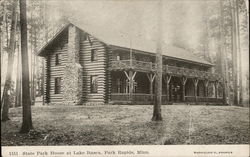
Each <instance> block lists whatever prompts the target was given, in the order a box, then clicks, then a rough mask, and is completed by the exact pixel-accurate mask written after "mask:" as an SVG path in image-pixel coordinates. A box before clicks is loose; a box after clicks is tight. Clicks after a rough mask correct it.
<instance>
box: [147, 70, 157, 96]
mask: <svg viewBox="0 0 250 157" xmlns="http://www.w3.org/2000/svg"><path fill="white" fill-rule="evenodd" d="M147 77H148V80H149V83H150V86H149V92H150V95H151V101H153V98H154V96H153V82H154V79H155V74H152V73H150V74H147Z"/></svg>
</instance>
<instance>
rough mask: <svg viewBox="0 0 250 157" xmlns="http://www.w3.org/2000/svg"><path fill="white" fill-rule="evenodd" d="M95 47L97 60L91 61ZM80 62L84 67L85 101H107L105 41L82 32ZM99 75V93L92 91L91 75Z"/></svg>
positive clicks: (83, 95)
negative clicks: (102, 41)
mask: <svg viewBox="0 0 250 157" xmlns="http://www.w3.org/2000/svg"><path fill="white" fill-rule="evenodd" d="M92 49H95V50H96V53H97V61H91V50H92ZM79 57H80V64H81V65H82V67H83V94H82V97H83V99H82V100H83V103H98V104H99V103H101V104H104V103H105V102H107V99H108V98H107V94H106V93H107V92H106V91H107V77H108V76H107V62H108V59H107V53H106V47H105V45H104V44H103V43H101V42H100V41H98V40H97V39H96V38H94V37H93V36H91V35H89V34H87V33H84V32H81V42H80V56H79ZM91 76H97V77H98V81H97V82H98V88H97V93H91V89H90V88H91V82H90V77H91Z"/></svg>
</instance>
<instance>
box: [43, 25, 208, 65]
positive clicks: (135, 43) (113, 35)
mask: <svg viewBox="0 0 250 157" xmlns="http://www.w3.org/2000/svg"><path fill="white" fill-rule="evenodd" d="M71 24H72V25H75V26H76V27H78V28H79V29H81V30H82V31H84V32H86V33H88V34H90V35H92V36H94V37H95V38H96V39H98V40H99V41H101V42H103V43H104V44H106V45H108V46H111V47H112V46H113V47H120V48H125V49H133V50H138V51H142V52H148V53H152V54H155V53H156V48H157V44H156V41H152V40H146V39H144V38H142V37H140V36H137V37H136V38H129V37H128V36H125V35H124V34H122V33H121V32H117V31H115V30H112V28H111V27H110V28H108V29H105V30H103V28H102V29H101V28H99V29H98V28H97V27H93V26H90V25H87V24H81V23H76V22H74V23H72V22H71V23H68V24H66V25H65V26H64V27H63V28H62V29H61V30H60V31H59V32H58V33H57V34H56V35H55V36H54V37H53V38H52V39H51V40H50V41H49V42H48V43H47V44H46V45H44V46H43V47H42V48H41V49H40V50H39V51H38V55H40V56H44V55H43V51H44V50H46V48H47V47H49V46H50V45H51V44H52V42H54V40H56V39H57V38H58V36H60V34H62V32H65V29H67V28H68V26H69V25H71ZM162 49H163V51H162V55H164V56H166V57H170V58H175V59H180V60H184V61H189V62H194V63H198V64H204V65H208V66H212V65H213V64H211V63H210V62H208V61H206V60H205V59H203V58H200V57H198V56H197V55H195V54H193V53H192V52H191V51H188V50H186V49H183V48H179V47H176V46H173V45H169V44H165V43H163V47H162Z"/></svg>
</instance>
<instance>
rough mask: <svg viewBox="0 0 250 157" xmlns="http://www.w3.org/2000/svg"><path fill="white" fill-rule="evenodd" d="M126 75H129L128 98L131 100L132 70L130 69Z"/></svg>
mask: <svg viewBox="0 0 250 157" xmlns="http://www.w3.org/2000/svg"><path fill="white" fill-rule="evenodd" d="M128 75H129V100H130V101H132V93H133V80H132V77H133V71H131V70H130V71H129V73H128Z"/></svg>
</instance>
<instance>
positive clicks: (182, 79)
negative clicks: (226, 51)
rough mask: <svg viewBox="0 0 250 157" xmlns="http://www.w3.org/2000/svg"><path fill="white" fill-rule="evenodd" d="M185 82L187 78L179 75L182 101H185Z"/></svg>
mask: <svg viewBox="0 0 250 157" xmlns="http://www.w3.org/2000/svg"><path fill="white" fill-rule="evenodd" d="M186 82H187V78H186V77H185V76H183V77H181V84H182V101H183V102H184V101H185V85H186Z"/></svg>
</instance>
